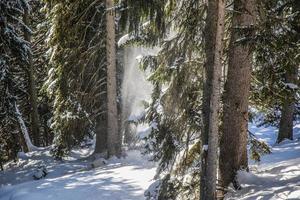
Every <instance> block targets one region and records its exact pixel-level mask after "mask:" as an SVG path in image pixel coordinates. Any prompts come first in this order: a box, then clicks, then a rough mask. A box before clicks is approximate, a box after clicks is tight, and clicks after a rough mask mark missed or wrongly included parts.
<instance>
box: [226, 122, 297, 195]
mask: <svg viewBox="0 0 300 200" xmlns="http://www.w3.org/2000/svg"><path fill="white" fill-rule="evenodd" d="M250 130H251V131H252V132H253V133H255V135H256V136H257V137H258V138H260V139H262V140H264V141H265V142H267V143H268V144H269V145H270V146H271V147H272V154H270V155H266V156H263V157H262V159H261V162H260V163H253V162H250V163H251V164H250V173H247V172H240V173H239V181H240V182H241V184H242V187H243V189H242V190H240V191H238V192H233V191H231V192H230V193H229V194H228V195H227V198H226V199H227V200H233V199H236V200H246V199H247V200H280V199H284V200H287V199H289V200H293V199H294V200H296V199H298V200H299V199H300V124H298V125H295V127H294V141H288V140H286V141H284V142H282V143H281V144H279V145H278V144H275V142H276V137H277V130H276V129H274V128H272V127H268V128H264V127H260V128H257V127H256V126H254V125H251V127H250Z"/></svg>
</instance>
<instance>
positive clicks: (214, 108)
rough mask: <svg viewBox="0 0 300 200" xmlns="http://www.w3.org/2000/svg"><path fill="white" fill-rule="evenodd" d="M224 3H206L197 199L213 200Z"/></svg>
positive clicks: (222, 1) (214, 195)
mask: <svg viewBox="0 0 300 200" xmlns="http://www.w3.org/2000/svg"><path fill="white" fill-rule="evenodd" d="M224 12H225V2H224V0H211V1H208V9H207V17H206V33H205V43H206V47H205V51H206V52H205V53H206V64H205V70H206V75H205V77H206V80H205V84H204V100H203V101H204V102H203V103H204V104H203V117H204V118H203V123H204V124H203V131H204V132H203V133H202V134H203V136H202V139H203V144H204V145H207V146H208V149H207V155H205V154H206V153H204V155H203V158H202V170H203V171H202V172H201V173H202V175H201V189H200V192H201V194H200V195H201V196H200V198H201V199H211V200H213V199H216V182H217V178H216V177H217V168H218V166H217V163H218V146H219V139H218V138H219V119H218V118H219V107H220V86H221V76H222V75H221V74H222V51H223V34H224V14H225V13H224Z"/></svg>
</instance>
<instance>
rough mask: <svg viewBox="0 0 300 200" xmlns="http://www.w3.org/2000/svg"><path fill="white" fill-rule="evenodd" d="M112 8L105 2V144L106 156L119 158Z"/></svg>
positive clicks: (108, 0) (110, 0)
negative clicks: (106, 144) (106, 147)
mask: <svg viewBox="0 0 300 200" xmlns="http://www.w3.org/2000/svg"><path fill="white" fill-rule="evenodd" d="M113 6H114V3H113V0H106V8H107V12H106V33H107V38H106V40H107V43H106V54H107V128H108V130H107V131H108V132H107V142H108V156H114V155H116V156H120V155H121V141H120V135H119V123H118V109H117V77H116V41H115V40H116V39H115V38H116V34H115V10H114V9H113Z"/></svg>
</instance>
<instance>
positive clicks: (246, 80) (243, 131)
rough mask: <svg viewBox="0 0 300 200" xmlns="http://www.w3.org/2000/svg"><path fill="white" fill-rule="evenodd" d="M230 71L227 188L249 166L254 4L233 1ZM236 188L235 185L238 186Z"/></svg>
mask: <svg viewBox="0 0 300 200" xmlns="http://www.w3.org/2000/svg"><path fill="white" fill-rule="evenodd" d="M233 4H234V6H233V10H234V11H233V16H232V23H231V26H232V27H231V33H230V35H231V38H230V44H229V47H228V48H229V49H228V51H229V53H228V54H229V55H228V59H229V61H228V72H227V76H226V77H227V79H226V83H225V91H224V98H223V116H222V122H223V124H222V135H221V141H220V175H221V179H222V180H221V181H222V184H223V186H224V187H227V186H228V185H229V184H230V183H231V182H234V180H235V176H236V173H237V170H239V169H242V168H244V169H246V168H247V167H248V156H247V144H248V102H249V92H250V79H251V70H252V59H253V54H252V51H253V48H252V47H251V42H252V41H253V40H254V18H255V16H256V13H255V12H254V11H255V9H256V6H255V1H252V0H243V1H240V0H237V1H234V2H233ZM235 186H236V185H235Z"/></svg>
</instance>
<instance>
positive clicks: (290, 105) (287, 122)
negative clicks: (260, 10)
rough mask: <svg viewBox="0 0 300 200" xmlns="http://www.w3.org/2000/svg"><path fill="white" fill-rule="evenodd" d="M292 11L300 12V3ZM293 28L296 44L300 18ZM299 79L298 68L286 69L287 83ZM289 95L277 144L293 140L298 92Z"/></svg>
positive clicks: (298, 36) (295, 2) (280, 123)
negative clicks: (285, 140)
mask: <svg viewBox="0 0 300 200" xmlns="http://www.w3.org/2000/svg"><path fill="white" fill-rule="evenodd" d="M292 11H293V13H296V12H297V11H298V12H299V11H300V1H297V0H295V1H293V2H292ZM292 27H293V29H294V31H295V35H294V37H293V39H294V40H295V43H297V41H299V40H300V19H299V17H294V20H293V22H292ZM297 79H298V68H297V64H296V66H291V67H290V68H288V69H286V72H285V81H286V82H287V83H292V84H295V85H297V81H298V80H297ZM289 90H290V91H289V94H288V96H287V98H286V99H285V101H284V102H283V105H282V108H281V118H280V122H279V132H278V137H277V143H280V142H282V141H283V140H284V139H290V140H292V139H293V119H294V113H295V95H296V91H295V90H294V89H289Z"/></svg>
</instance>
